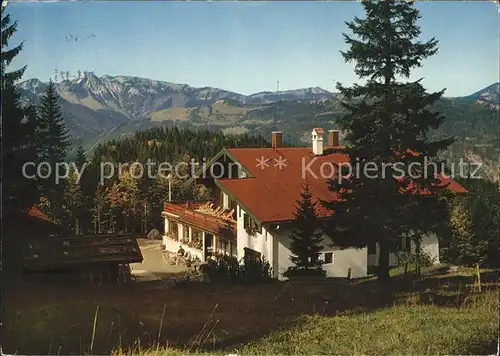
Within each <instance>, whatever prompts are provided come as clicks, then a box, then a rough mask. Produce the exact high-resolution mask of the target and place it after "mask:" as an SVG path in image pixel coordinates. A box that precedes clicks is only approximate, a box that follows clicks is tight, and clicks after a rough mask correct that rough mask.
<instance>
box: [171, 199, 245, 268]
mask: <svg viewBox="0 0 500 356" xmlns="http://www.w3.org/2000/svg"><path fill="white" fill-rule="evenodd" d="M233 213H234V211H232V210H231V211H229V210H227V209H224V208H223V207H216V208H214V206H213V203H211V202H208V201H203V202H199V201H196V202H195V201H187V202H169V203H165V204H164V208H163V213H162V216H163V218H164V219H165V233H164V235H163V245H164V247H165V249H166V250H167V251H170V252H174V253H175V252H177V251H178V250H179V248H180V247H182V249H183V250H184V251H186V252H188V253H189V254H190V255H192V256H193V257H196V258H198V259H199V260H200V261H203V262H204V261H206V260H207V259H208V258H210V256H213V255H214V254H216V253H217V254H227V255H230V256H236V254H237V250H236V221H235V220H234V219H233Z"/></svg>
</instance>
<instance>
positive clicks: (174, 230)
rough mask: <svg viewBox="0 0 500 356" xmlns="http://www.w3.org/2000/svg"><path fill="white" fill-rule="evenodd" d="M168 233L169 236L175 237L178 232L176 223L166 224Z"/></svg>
mask: <svg viewBox="0 0 500 356" xmlns="http://www.w3.org/2000/svg"><path fill="white" fill-rule="evenodd" d="M168 232H169V234H171V235H174V236H177V233H178V230H177V223H176V222H175V221H172V220H170V221H169V222H168Z"/></svg>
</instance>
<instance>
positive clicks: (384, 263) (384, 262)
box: [377, 241, 390, 281]
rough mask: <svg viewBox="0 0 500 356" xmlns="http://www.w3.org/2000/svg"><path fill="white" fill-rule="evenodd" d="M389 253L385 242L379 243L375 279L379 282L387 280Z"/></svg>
mask: <svg viewBox="0 0 500 356" xmlns="http://www.w3.org/2000/svg"><path fill="white" fill-rule="evenodd" d="M389 252H390V250H389V245H388V244H387V242H385V241H380V243H379V256H378V268H377V277H378V279H379V280H381V281H387V280H388V279H389Z"/></svg>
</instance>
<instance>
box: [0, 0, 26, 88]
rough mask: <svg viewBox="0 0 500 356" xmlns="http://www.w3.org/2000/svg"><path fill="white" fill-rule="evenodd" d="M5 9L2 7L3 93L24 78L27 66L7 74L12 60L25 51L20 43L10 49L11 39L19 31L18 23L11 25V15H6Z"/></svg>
mask: <svg viewBox="0 0 500 356" xmlns="http://www.w3.org/2000/svg"><path fill="white" fill-rule="evenodd" d="M4 11H5V9H4V8H3V7H2V23H1V28H2V54H1V70H2V83H1V85H2V91H3V90H4V89H6V88H9V87H12V86H14V83H15V82H16V81H18V80H19V79H21V78H22V76H23V74H24V71H25V70H26V66H24V67H22V68H20V69H17V70H14V71H12V72H7V67H8V66H9V64H10V63H11V62H12V60H13V59H14V58H15V57H16V56H17V55H18V54H19V53H20V52H21V50H22V49H23V43H20V44H19V45H17V46H16V47H13V48H10V49H8V48H7V47H8V45H9V38H10V37H12V35H13V34H14V33H15V32H16V31H17V21H14V22H13V23H11V21H10V14H5V12H4Z"/></svg>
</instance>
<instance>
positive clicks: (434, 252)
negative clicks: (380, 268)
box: [368, 234, 439, 266]
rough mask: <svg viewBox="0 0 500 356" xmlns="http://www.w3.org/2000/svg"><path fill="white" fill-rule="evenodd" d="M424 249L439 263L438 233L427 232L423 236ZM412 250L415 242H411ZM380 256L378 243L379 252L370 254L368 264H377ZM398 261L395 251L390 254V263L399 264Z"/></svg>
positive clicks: (422, 245)
mask: <svg viewBox="0 0 500 356" xmlns="http://www.w3.org/2000/svg"><path fill="white" fill-rule="evenodd" d="M420 245H421V248H422V250H423V251H424V252H425V253H427V254H428V255H429V256H430V257H431V258H432V260H433V263H434V264H438V263H439V239H438V236H437V235H436V234H427V235H424V236H423V237H422V241H421V244H420ZM411 250H412V251H415V244H414V243H413V241H412V242H411ZM378 256H379V245H378V243H377V252H376V253H375V254H370V255H368V265H369V266H377V265H378ZM397 264H398V261H397V257H396V254H395V253H390V254H389V265H390V266H397Z"/></svg>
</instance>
